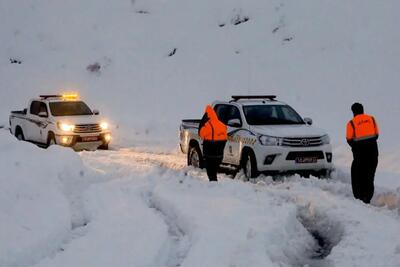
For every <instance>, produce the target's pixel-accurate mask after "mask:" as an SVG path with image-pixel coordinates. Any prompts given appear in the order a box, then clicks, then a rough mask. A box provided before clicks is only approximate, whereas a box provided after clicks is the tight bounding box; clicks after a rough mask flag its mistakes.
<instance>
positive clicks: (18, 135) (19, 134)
mask: <svg viewBox="0 0 400 267" xmlns="http://www.w3.org/2000/svg"><path fill="white" fill-rule="evenodd" d="M15 137H16V138H17V139H18V140H19V141H25V136H24V133H23V132H22V129H21V128H19V127H17V129H16V130H15Z"/></svg>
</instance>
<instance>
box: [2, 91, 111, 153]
mask: <svg viewBox="0 0 400 267" xmlns="http://www.w3.org/2000/svg"><path fill="white" fill-rule="evenodd" d="M9 122H10V132H11V134H13V135H14V136H15V137H16V138H17V139H18V140H24V141H29V142H32V143H35V144H37V145H39V146H41V147H49V146H51V145H56V144H57V145H61V146H65V147H71V148H73V149H74V150H77V151H79V150H96V149H98V148H99V149H108V145H109V143H110V141H111V132H110V130H109V125H108V123H107V121H106V120H104V119H102V118H101V117H100V114H99V111H97V110H92V109H90V108H89V106H88V105H87V104H86V103H85V102H84V101H82V100H80V99H79V96H78V95H77V94H63V95H40V96H39V97H38V98H35V99H32V100H30V101H29V104H28V108H25V109H24V110H21V111H12V112H11V114H10V120H9Z"/></svg>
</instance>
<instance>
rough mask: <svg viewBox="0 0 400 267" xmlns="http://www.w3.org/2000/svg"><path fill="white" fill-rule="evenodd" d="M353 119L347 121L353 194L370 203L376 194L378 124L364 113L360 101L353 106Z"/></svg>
mask: <svg viewBox="0 0 400 267" xmlns="http://www.w3.org/2000/svg"><path fill="white" fill-rule="evenodd" d="M351 110H352V111H353V115H354V117H353V119H352V120H350V121H349V122H348V123H347V132H346V139H347V143H348V144H349V145H350V146H351V149H352V151H353V163H352V165H351V184H352V188H353V195H354V197H355V198H356V199H360V200H362V201H363V202H365V203H370V201H371V199H372V196H373V195H374V178H375V171H376V167H377V166H378V154H379V153H378V144H377V139H378V137H379V128H378V124H377V123H376V121H375V118H374V117H373V116H370V115H367V114H364V107H363V105H362V104H360V103H354V104H353V105H352V106H351Z"/></svg>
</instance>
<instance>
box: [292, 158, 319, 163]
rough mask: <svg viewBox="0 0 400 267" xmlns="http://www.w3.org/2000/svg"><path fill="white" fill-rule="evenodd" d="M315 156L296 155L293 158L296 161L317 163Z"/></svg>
mask: <svg viewBox="0 0 400 267" xmlns="http://www.w3.org/2000/svg"><path fill="white" fill-rule="evenodd" d="M317 160H318V159H317V158H316V157H298V158H296V159H295V161H296V163H300V164H302V163H317Z"/></svg>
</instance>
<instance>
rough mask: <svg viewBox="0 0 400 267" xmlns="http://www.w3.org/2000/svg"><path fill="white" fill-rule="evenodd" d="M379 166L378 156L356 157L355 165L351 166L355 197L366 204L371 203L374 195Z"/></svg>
mask: <svg viewBox="0 0 400 267" xmlns="http://www.w3.org/2000/svg"><path fill="white" fill-rule="evenodd" d="M377 166H378V157H377V156H374V155H372V156H365V155H362V156H361V155H354V160H353V164H352V165H351V185H352V188H353V195H354V197H355V198H356V199H360V200H362V201H363V202H364V203H370V201H371V199H372V197H373V195H374V179H375V171H376V167H377Z"/></svg>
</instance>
